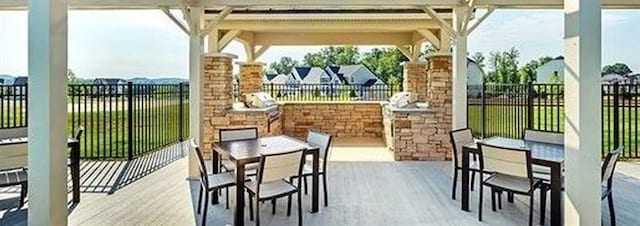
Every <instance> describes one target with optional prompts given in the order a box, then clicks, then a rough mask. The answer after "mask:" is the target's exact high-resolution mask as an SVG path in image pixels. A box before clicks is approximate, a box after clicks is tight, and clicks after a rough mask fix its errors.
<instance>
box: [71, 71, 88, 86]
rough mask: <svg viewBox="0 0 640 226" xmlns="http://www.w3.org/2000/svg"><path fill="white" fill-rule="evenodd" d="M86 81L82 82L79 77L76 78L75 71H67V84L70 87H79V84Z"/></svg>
mask: <svg viewBox="0 0 640 226" xmlns="http://www.w3.org/2000/svg"><path fill="white" fill-rule="evenodd" d="M83 83H84V81H82V79H79V78H78V77H76V73H75V72H73V70H71V69H67V84H69V85H77V84H83Z"/></svg>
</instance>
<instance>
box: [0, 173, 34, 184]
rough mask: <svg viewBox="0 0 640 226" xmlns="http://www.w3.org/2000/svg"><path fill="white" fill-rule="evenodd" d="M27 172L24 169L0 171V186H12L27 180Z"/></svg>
mask: <svg viewBox="0 0 640 226" xmlns="http://www.w3.org/2000/svg"><path fill="white" fill-rule="evenodd" d="M27 178H28V173H27V171H26V170H24V169H15V170H7V171H2V172H0V186H12V185H18V184H22V183H25V182H27Z"/></svg>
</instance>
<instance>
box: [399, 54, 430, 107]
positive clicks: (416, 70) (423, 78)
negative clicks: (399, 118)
mask: <svg viewBox="0 0 640 226" xmlns="http://www.w3.org/2000/svg"><path fill="white" fill-rule="evenodd" d="M402 76H403V78H404V79H403V82H402V87H403V89H404V91H406V92H412V93H416V94H417V95H418V101H419V102H426V101H427V65H426V64H425V63H423V62H419V61H411V62H405V64H404V66H403V70H402Z"/></svg>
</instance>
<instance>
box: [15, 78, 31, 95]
mask: <svg viewBox="0 0 640 226" xmlns="http://www.w3.org/2000/svg"><path fill="white" fill-rule="evenodd" d="M28 81H29V79H28V77H26V76H19V77H16V78H15V79H13V84H11V85H13V86H14V87H13V92H12V95H14V96H15V98H16V99H26V98H27V83H28Z"/></svg>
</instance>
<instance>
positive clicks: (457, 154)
mask: <svg viewBox="0 0 640 226" xmlns="http://www.w3.org/2000/svg"><path fill="white" fill-rule="evenodd" d="M449 139H450V140H451V147H452V148H451V150H452V151H453V154H452V155H451V156H453V163H454V164H455V166H457V167H462V164H461V163H462V162H461V161H462V159H461V158H462V147H463V146H464V145H465V144H469V143H473V142H474V141H473V133H472V132H471V129H469V128H464V129H459V130H454V131H451V132H449Z"/></svg>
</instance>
